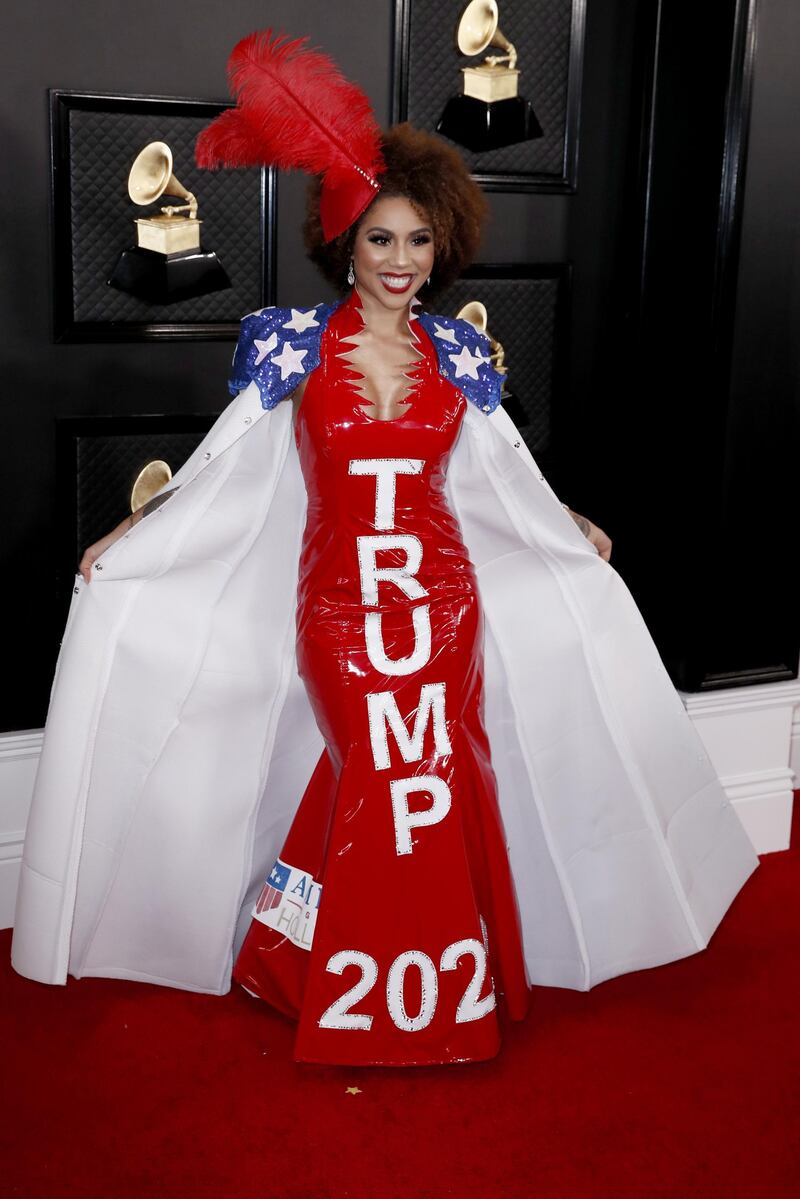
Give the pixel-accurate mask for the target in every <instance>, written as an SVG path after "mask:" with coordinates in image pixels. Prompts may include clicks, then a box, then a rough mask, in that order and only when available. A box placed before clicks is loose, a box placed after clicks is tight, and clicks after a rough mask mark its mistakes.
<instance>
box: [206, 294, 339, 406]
mask: <svg viewBox="0 0 800 1199" xmlns="http://www.w3.org/2000/svg"><path fill="white" fill-rule="evenodd" d="M336 307H337V305H336V304H317V306H316V307H315V308H261V309H259V311H258V312H251V313H249V314H248V315H247V316H246V317H244V318H243V319H242V323H241V328H240V331H239V340H238V342H237V343H236V349H235V351H234V355H233V365H232V368H231V377H230V379H229V380H228V390H229V391H230V393H231V395H238V394H239V392H240V391H241V390H242V389H243V388H245V387H247V386H248V384H249V383H251V382H255V383H256V385H257V386H258V390H259V392H260V394H261V404H262V406H263V407H264V408H275V407H276V406H277V405H278V404H279V403H280V402H281V400H283V399H285V398H286V396H288V395H289V394H290V393H291V392H292V391H294V389H295V387H296V386H297V384H298V383H299V382H300V379H301V378H302V377H303V375H307V374H308V373H309V371H313V370H314V369H315V368H316V367H318V366H319V349H320V341H321V339H322V333H323V331H324V329H325V326H326V324H327V323H328V318H329V317H330V314H331V313H332V312H333V310H334V308H336Z"/></svg>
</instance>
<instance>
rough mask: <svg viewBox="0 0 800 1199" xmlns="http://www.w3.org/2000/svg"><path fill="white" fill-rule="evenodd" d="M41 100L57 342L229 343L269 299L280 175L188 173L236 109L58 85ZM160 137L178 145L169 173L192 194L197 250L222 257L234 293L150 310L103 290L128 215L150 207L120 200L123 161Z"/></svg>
mask: <svg viewBox="0 0 800 1199" xmlns="http://www.w3.org/2000/svg"><path fill="white" fill-rule="evenodd" d="M48 96H49V107H50V159H51V234H52V267H53V339H54V340H55V341H56V342H107V341H115V342H118V341H153V340H159V341H160V340H206V341H207V340H218V341H227V340H235V339H236V337H237V336H238V333H239V321H240V319H241V314H242V313H243V312H248V311H252V310H254V309H256V308H260V307H264V306H266V305H268V304H273V303H274V302H275V257H276V220H275V216H276V172H275V170H274V169H272V168H269V169H267V168H262V169H260V170H248V171H238V170H237V171H200V170H199V169H198V168H197V167H196V166H195V165H194V159H193V156H192V154H191V151H190V147H191V146H192V145H193V141H194V137H195V136H196V133H197V132H199V130H200V129H201V128H202V127H203V126H204V125H206V124H208V123H209V122H210V121H211V120H213V119H214V117H216V116H218V115H219V114H220V113H221V112H223V111H224V110H225V109H226V108H230V107H232V104H231V103H230V102H228V101H213V100H198V99H191V98H186V97H175V96H134V95H115V94H111V93H100V92H78V91H64V90H61V89H57V88H51V89H50V90H49V93H48ZM156 140H161V141H165V142H167V144H168V145H171V146H172V144H173V143H175V144H177V145H183V146H184V147H185V149H184V151H183V153H182V154H181V156H180V161H178V160H177V158H176V159H175V162H174V173H175V175H176V177H177V178H178V179H179V180H180V181H181V182H182V183H184V184H185V186H187V187H188V188H189V189H190V190H191V191H193V192H195V194H196V195H197V196H198V200H199V217H200V218H201V219H202V220H203V222H204V225H203V246H204V248H205V249H208V248H211V249H214V250H215V251H217V252H218V253H219V257H220V261H221V262H222V265H223V266H224V267H225V268H226V270H227V272H228V275H229V276H230V278H231V282H232V287H231V288H230V289H226V290H224V291H218V292H212V293H210V294H207V295H204V296H201V297H196V298H193V299H188V300H186V299H184V300H179V301H177V302H176V303H173V304H169V305H165V304H162V305H156V304H150V303H148V302H146V301H144V300H140V299H137V298H136V297H134V296H129V295H127V294H126V293H125V292H120V291H117V290H116V289H114V288H112V287H109V286H108V285H107V282H106V280H107V277H108V275H110V273H111V271H112V269H113V267H114V264H115V261H116V258H117V255H118V253H119V251H121V250H122V249H124V248H126V247H127V246H130V245H132V244H133V243H134V240H135V239H134V231H133V225H132V221H133V217H134V216H136V215H145V213H148V212H152V211H156V210H157V205H158V202H157V203H156V205H154V206H150V207H149V208H147V209H144V208H142V209H138V208H137V207H136V205H134V204H133V202H132V201H131V200H130V198H129V196H128V194H127V171H128V169H129V168H130V164H131V163H132V162H133V159H134V158H135V156H136V154H137V153H138V152H139V150H140V149H142V148H143V146H144V145H146V144H147V143H148V142H149V141H156ZM209 231H210V232H209ZM207 240H208V242H210V246H209V244H207Z"/></svg>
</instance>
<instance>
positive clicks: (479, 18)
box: [456, 0, 517, 69]
mask: <svg viewBox="0 0 800 1199" xmlns="http://www.w3.org/2000/svg"><path fill="white" fill-rule="evenodd" d="M498 20H499V14H498V11H497V3H496V0H471V2H470V3H469V4H468V5H467V7H466V8H465V9H464V12H463V13H462V14H461V20H460V21H459V22H458V32H457V34H456V41H457V42H458V48H459V50H460V51H461V53H462V54H466V55H468V56H474V55H476V54H480V53H481V51H482V50H485V49H486V47H487V46H498V47H499V48H500V49H501V50H505V52H506V54H508V55H509V56H510V58H511V61H510V62H509V64H508V65H509V68H511V69H513V68H514V67H515V66H516V62H517V52H516V50H515V49H514V47H513V46H512V45H511V42H510V41H509V40H508V38H507V37H505V36H504V35H503V33H501V31H500V30H499V29H498V28H497V22H498Z"/></svg>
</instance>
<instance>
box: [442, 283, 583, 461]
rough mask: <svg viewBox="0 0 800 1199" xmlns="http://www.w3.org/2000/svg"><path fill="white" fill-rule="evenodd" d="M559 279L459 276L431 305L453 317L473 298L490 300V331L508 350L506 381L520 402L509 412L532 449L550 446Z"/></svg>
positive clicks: (535, 450)
mask: <svg viewBox="0 0 800 1199" xmlns="http://www.w3.org/2000/svg"><path fill="white" fill-rule="evenodd" d="M559 286H560V281H559V279H558V278H544V279H481V278H468V279H459V280H458V281H457V282H456V283H454V284H453V286H452V287H449V288H447V290H446V291H443V292H440V293H439V294H438V295H437V297H436V300H435V303H434V304H433V305H432V307H433V308H434V309H435V310H436V311H437V312H441V313H443V314H444V315H446V316H455V315H456V313H457V312H458V311H459V309H460V308H462V307H463V306H464V304H466V303H467V302H468V301H469V300H480V301H481V303H482V304H485V305H486V311H487V313H488V316H489V332H490V334H491V335H492V337H493V338H495V340H496V341H499V342H500V344H501V345H502V347H503V349H504V350H505V365H506V366H507V367H508V374H507V376H506V386H507V388H508V390H509V391H510V392H512V393H513V395H514V397H515V398H516V400H517V401H518V409H515V408H513V407H511V406H510V405H507V407H508V408H509V415H510V416H511V417H512V419H513V420H514V422H515V424H516V425H517V427H518V428H519V430H520V432H521V433H522V435H523V437H524V439H525V442H526V443H527V445H528V447H529V448H530V450H531V452H532V453H534V454H536V453H541V452H542V451H544V450H547V449H548V447H549V445H550V434H551V419H550V418H551V413H552V410H553V402H554V387H555V382H556V374H557V372H556V358H557V347H558V335H559V333H560V332H561V331H560V330H559V328H558V320H559V316H558V313H559V305H558V300H559Z"/></svg>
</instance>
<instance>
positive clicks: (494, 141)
mask: <svg viewBox="0 0 800 1199" xmlns="http://www.w3.org/2000/svg"><path fill="white" fill-rule="evenodd" d="M436 132H437V133H441V134H443V135H444V136H445V137H449V138H450V140H451V141H452V142H457V143H458V144H459V145H460V146H466V148H467V149H468V150H499V149H500V147H501V146H513V145H515V144H516V143H517V142H527V141H531V140H532V139H533V138H535V137H543V136H544V134H543V133H542V127H541V125H540V124H539V122H538V121H537V119H536V114H535V113H534V111H533V109H532V108H531V106H530V104H529V102H528V101H527V100H525V99H524V98H523V97H522V96H511V97H509V99H507V100H494V101H488V100H477V99H476V98H475V97H474V96H451V97H450V99H449V100H448V101H447V103H446V104H445V106H444V112H443V113H442V116H441V119H440V121H439V124H438V125H437V126H436Z"/></svg>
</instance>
